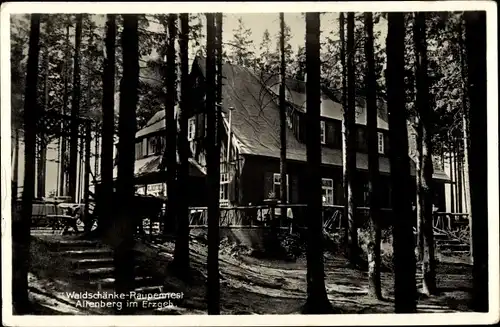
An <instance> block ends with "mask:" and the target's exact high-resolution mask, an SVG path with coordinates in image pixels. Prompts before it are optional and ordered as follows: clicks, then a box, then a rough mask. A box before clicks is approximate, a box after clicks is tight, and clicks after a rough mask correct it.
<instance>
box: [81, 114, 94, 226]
mask: <svg viewBox="0 0 500 327" xmlns="http://www.w3.org/2000/svg"><path fill="white" fill-rule="evenodd" d="M85 127H86V128H85V158H84V165H85V167H84V177H83V198H84V204H85V207H84V212H83V217H82V220H83V223H84V229H85V233H89V232H90V231H91V229H92V222H91V220H90V219H89V200H90V193H89V191H90V190H89V187H90V169H91V168H90V167H91V165H90V146H91V142H92V134H91V133H92V129H91V125H90V121H89V122H87V124H86V126H85Z"/></svg>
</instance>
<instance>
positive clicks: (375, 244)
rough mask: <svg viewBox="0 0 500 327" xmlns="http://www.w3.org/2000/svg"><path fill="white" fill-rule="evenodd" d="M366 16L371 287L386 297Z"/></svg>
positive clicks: (370, 22) (373, 81) (374, 99)
mask: <svg viewBox="0 0 500 327" xmlns="http://www.w3.org/2000/svg"><path fill="white" fill-rule="evenodd" d="M364 16H365V21H364V25H365V40H366V41H365V58H366V60H367V64H366V68H367V69H366V73H365V84H366V86H365V88H366V91H365V94H366V112H367V114H366V115H367V118H366V125H367V130H368V175H369V176H368V192H369V206H370V233H369V240H368V244H367V247H368V284H369V293H370V295H371V296H373V297H376V298H378V299H380V298H382V289H381V284H380V243H381V230H380V223H379V221H380V204H379V203H380V199H379V194H380V179H379V157H378V134H377V94H376V92H377V81H376V79H375V62H374V55H373V14H372V13H369V12H366V13H364Z"/></svg>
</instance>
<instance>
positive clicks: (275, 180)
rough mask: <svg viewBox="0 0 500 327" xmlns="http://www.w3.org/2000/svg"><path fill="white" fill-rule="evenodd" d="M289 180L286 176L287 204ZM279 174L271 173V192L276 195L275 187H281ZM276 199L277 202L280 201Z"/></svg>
mask: <svg viewBox="0 0 500 327" xmlns="http://www.w3.org/2000/svg"><path fill="white" fill-rule="evenodd" d="M289 181H290V178H289V176H288V174H286V199H287V200H288V202H290V184H289ZM280 185H281V174H280V173H273V192H274V194H276V191H275V190H276V186H278V187H281V186H280ZM280 199H281V197H280ZM280 199H278V200H280Z"/></svg>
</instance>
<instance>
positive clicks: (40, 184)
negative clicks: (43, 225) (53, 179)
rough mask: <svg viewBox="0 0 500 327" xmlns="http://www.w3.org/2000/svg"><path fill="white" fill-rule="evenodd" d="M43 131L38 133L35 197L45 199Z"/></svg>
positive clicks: (45, 156)
mask: <svg viewBox="0 0 500 327" xmlns="http://www.w3.org/2000/svg"><path fill="white" fill-rule="evenodd" d="M42 135H43V131H40V137H39V143H38V151H39V152H38V164H37V174H36V175H37V176H36V177H37V197H38V198H43V197H45V185H44V179H45V173H44V171H45V161H46V160H47V145H46V144H45V141H44V140H43V139H42V138H43V136H42Z"/></svg>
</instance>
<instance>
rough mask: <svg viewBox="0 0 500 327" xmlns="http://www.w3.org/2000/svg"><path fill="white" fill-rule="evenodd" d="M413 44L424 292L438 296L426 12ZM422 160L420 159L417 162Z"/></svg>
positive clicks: (417, 20) (420, 17) (420, 14)
mask: <svg viewBox="0 0 500 327" xmlns="http://www.w3.org/2000/svg"><path fill="white" fill-rule="evenodd" d="M414 15H415V17H414V19H415V20H414V24H413V28H414V33H413V34H414V36H413V37H414V43H415V54H416V58H417V61H416V74H415V75H416V82H417V94H416V95H417V98H416V103H417V110H418V113H419V132H421V134H420V135H418V136H417V137H418V138H419V139H420V140H421V141H420V142H419V145H421V151H419V152H420V155H419V158H421V167H420V168H421V169H420V171H419V172H418V173H419V174H420V176H418V179H417V180H418V181H419V183H418V185H417V188H418V191H417V192H418V194H419V196H420V197H419V202H420V203H418V204H417V206H421V210H420V212H419V214H420V215H419V216H418V219H419V221H421V222H422V223H421V224H419V225H420V226H421V228H420V230H419V231H418V232H419V236H420V234H421V235H422V237H419V240H420V242H419V253H420V258H421V260H422V274H423V279H422V282H423V284H422V291H423V293H424V294H427V295H429V294H434V293H436V272H435V269H436V267H435V266H436V263H435V257H434V237H433V236H434V230H433V212H432V207H433V195H434V193H433V189H432V186H431V185H432V175H433V172H434V169H433V163H432V156H431V154H432V134H433V120H434V119H433V111H432V108H430V104H429V85H428V81H427V39H426V32H425V27H426V23H425V21H426V19H425V13H424V12H418V13H415V14H414ZM418 161H420V160H418Z"/></svg>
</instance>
